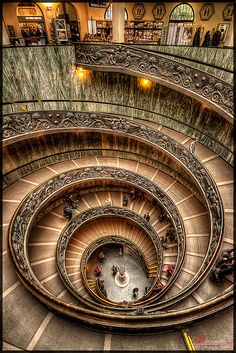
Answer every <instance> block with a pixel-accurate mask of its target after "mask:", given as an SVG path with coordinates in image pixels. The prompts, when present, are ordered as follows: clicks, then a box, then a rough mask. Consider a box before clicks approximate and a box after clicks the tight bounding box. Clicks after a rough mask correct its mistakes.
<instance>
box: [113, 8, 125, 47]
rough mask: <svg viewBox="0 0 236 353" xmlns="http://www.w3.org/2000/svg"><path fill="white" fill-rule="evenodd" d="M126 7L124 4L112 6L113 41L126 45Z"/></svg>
mask: <svg viewBox="0 0 236 353" xmlns="http://www.w3.org/2000/svg"><path fill="white" fill-rule="evenodd" d="M124 27H125V6H124V3H123V2H114V3H113V4H112V38H113V39H112V41H113V43H124V32H125V31H124Z"/></svg>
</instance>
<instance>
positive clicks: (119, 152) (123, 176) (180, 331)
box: [2, 49, 234, 351]
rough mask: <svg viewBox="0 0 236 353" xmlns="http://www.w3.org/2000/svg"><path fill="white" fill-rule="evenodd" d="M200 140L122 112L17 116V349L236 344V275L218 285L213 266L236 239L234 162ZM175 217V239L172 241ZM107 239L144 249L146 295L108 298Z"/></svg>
mask: <svg viewBox="0 0 236 353" xmlns="http://www.w3.org/2000/svg"><path fill="white" fill-rule="evenodd" d="M86 50H87V49H86ZM79 58H80V57H79ZM78 60H79V59H78ZM90 65H91V64H90ZM214 104H215V103H214ZM222 109H223V108H222V106H221V107H218V111H221V110H222ZM227 114H228V112H226V110H225V115H227ZM191 141H192V137H191V136H189V135H188V134H186V133H184V132H180V131H176V130H174V129H173V128H170V127H167V126H165V125H164V124H160V122H158V121H157V122H150V121H148V120H145V119H136V118H133V117H132V118H130V117H128V116H122V115H115V114H106V113H97V112H92V113H90V112H76V111H73V110H71V111H68V110H67V111H62V110H52V109H51V110H44V111H37V112H36V111H32V112H27V113H19V112H13V113H11V114H9V113H8V114H6V115H5V116H4V122H3V151H4V165H3V166H4V168H3V169H4V175H3V185H4V190H3V249H2V251H3V252H2V256H3V314H4V315H3V340H4V345H3V348H4V349H5V350H10V349H18V350H19V349H20V350H100V351H102V350H117V349H118V350H140V349H141V350H169V351H171V350H186V349H187V348H186V341H184V339H183V338H184V334H185V333H186V332H189V334H190V333H191V336H192V341H193V343H194V346H195V347H197V348H198V349H202V347H203V348H204V347H205V346H206V347H207V340H208V342H210V346H208V348H207V349H212V348H209V347H212V342H214V341H215V342H216V343H217V342H218V343H217V344H218V346H217V347H218V348H220V349H225V347H226V348H228V350H230V349H232V339H231V337H232V324H231V320H232V304H233V282H234V279H233V275H228V276H226V278H225V279H224V281H223V283H222V284H220V285H219V284H216V283H214V282H212V280H211V276H210V274H211V270H212V268H213V267H214V265H215V263H216V262H217V261H218V259H219V258H220V253H221V251H222V250H223V249H229V248H233V215H234V207H233V167H232V163H230V162H229V161H227V160H226V158H225V159H224V158H222V156H219V155H218V154H217V153H216V152H214V151H213V149H212V148H210V147H208V146H207V145H206V143H204V142H203V143H201V142H198V144H197V148H196V152H195V154H192V153H191V152H190V151H189V145H190V143H191ZM132 188H135V190H136V193H138V192H141V194H142V196H143V197H142V198H141V199H140V198H137V197H135V198H132V197H131V194H130V191H131V189H132ZM66 193H67V194H68V195H69V196H70V197H71V198H72V199H73V209H72V218H71V219H69V220H68V219H67V218H66V217H65V216H64V214H63V209H64V202H65V194H66ZM125 195H126V196H128V203H127V205H124V203H123V200H124V196H125ZM107 198H108V199H109V200H111V203H110V204H107ZM160 211H162V212H164V214H165V217H164V220H160V217H159V216H160ZM147 212H148V213H149V215H150V220H149V221H147V220H145V217H144V215H145V213H147ZM170 227H172V228H173V229H174V233H175V238H174V239H172V241H168V242H167V243H166V245H165V246H163V243H162V241H161V238H162V237H164V236H165V234H166V231H167V230H168V229H169V228H170ZM104 244H118V245H119V246H124V248H125V249H126V248H129V249H131V250H132V253H134V254H136V256H137V259H138V261H139V262H140V263H142V264H143V266H144V269H145V271H146V277H147V278H148V280H149V281H150V289H149V291H148V292H147V293H146V294H144V295H142V296H140V297H138V299H137V300H134V299H133V298H132V296H130V298H128V299H127V300H124V301H114V300H111V299H109V297H106V296H104V295H102V293H101V291H100V290H99V287H98V284H97V280H96V277H94V275H93V274H92V273H93V272H92V271H91V270H89V268H90V266H89V258H90V256H91V254H92V253H93V252H94V251H97V250H98V249H99V248H100V247H101V246H104ZM131 250H130V251H131ZM168 265H172V266H173V267H174V272H173V274H172V275H171V276H168V275H167V273H166V269H167V266H168ZM157 283H161V284H162V289H161V290H160V291H157V290H156V285H157ZM221 318H222V320H224V322H225V323H226V324H225V325H226V326H225V329H224V328H222V329H221V335H222V336H221V338H222V340H221V339H219V338H218V341H217V332H218V328H219V325H220V320H221ZM199 337H200V338H199ZM202 337H205V338H207V340H204V341H203V342H202ZM223 338H224V339H223ZM167 341H168V342H167ZM219 342H220V343H219ZM204 345H205V346H204ZM213 346H214V344H213ZM188 349H189V348H188Z"/></svg>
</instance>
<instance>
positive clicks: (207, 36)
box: [202, 31, 211, 47]
mask: <svg viewBox="0 0 236 353" xmlns="http://www.w3.org/2000/svg"><path fill="white" fill-rule="evenodd" d="M210 44H211V36H210V31H207V32H206V34H205V37H204V41H203V43H202V47H209V46H210Z"/></svg>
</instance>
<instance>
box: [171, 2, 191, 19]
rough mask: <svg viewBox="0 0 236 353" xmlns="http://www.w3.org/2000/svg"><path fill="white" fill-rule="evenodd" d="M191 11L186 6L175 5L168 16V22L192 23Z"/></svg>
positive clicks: (189, 7)
mask: <svg viewBox="0 0 236 353" xmlns="http://www.w3.org/2000/svg"><path fill="white" fill-rule="evenodd" d="M193 17H194V13H193V9H192V7H191V6H190V5H188V4H180V5H177V6H176V7H175V8H174V10H173V11H172V13H171V15H170V22H172V21H178V22H185V21H186V22H193Z"/></svg>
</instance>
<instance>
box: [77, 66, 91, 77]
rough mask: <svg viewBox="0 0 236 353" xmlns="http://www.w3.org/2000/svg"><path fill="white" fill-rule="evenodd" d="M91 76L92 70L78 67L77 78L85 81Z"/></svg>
mask: <svg viewBox="0 0 236 353" xmlns="http://www.w3.org/2000/svg"><path fill="white" fill-rule="evenodd" d="M89 75H90V70H84V69H83V68H82V67H78V66H76V76H77V77H78V78H79V79H81V80H83V79H86V78H88V77H89Z"/></svg>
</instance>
